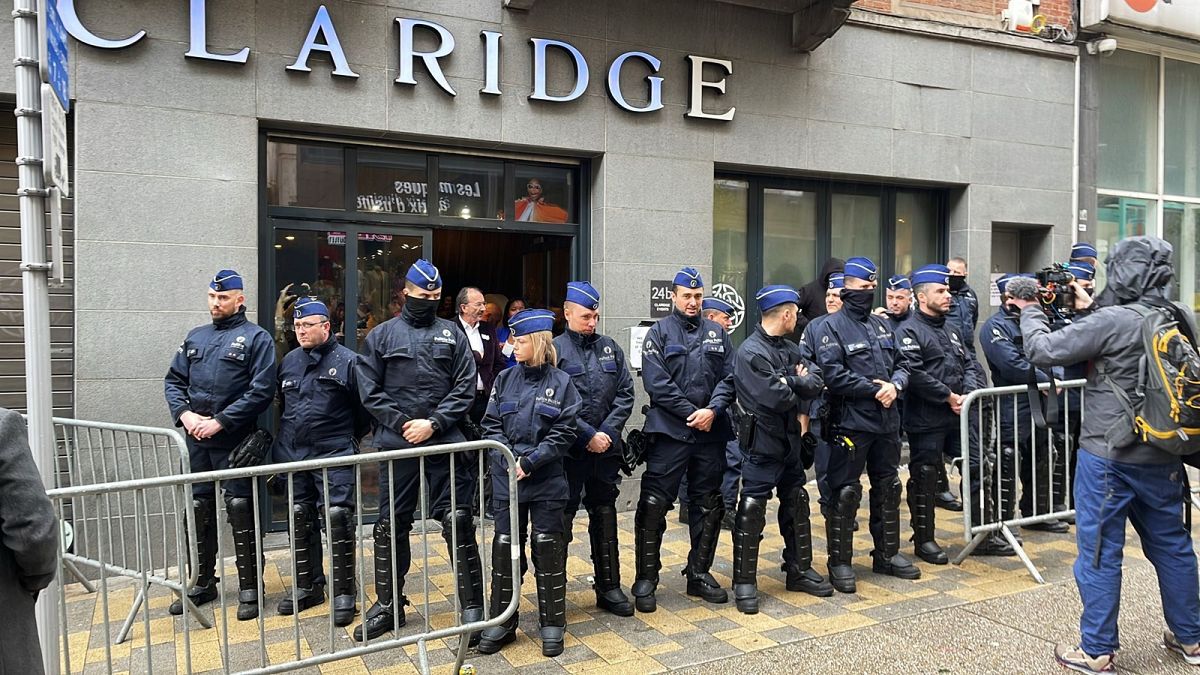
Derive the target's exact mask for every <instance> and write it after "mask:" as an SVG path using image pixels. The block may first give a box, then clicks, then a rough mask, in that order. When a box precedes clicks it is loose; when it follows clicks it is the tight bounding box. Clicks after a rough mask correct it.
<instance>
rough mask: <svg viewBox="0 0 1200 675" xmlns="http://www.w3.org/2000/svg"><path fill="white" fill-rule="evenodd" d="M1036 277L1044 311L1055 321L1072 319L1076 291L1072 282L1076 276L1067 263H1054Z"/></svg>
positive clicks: (1039, 298) (1040, 271)
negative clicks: (1072, 286)
mask: <svg viewBox="0 0 1200 675" xmlns="http://www.w3.org/2000/svg"><path fill="white" fill-rule="evenodd" d="M1034 276H1036V277H1037V282H1038V300H1040V301H1041V303H1042V311H1044V312H1045V313H1046V315H1047V316H1049V317H1050V318H1051V319H1052V320H1053V319H1071V318H1073V317H1074V316H1075V289H1073V288H1071V282H1073V281H1075V275H1074V274H1071V272H1070V271H1069V270H1068V269H1067V264H1066V263H1054V264H1052V265H1050V266H1049V267H1046V268H1044V269H1041V270H1039V271H1038V272H1037V273H1036V274H1035V275H1034Z"/></svg>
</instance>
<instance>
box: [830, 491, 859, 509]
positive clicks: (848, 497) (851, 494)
mask: <svg viewBox="0 0 1200 675" xmlns="http://www.w3.org/2000/svg"><path fill="white" fill-rule="evenodd" d="M834 499H835V501H836V503H837V509H838V511H840V512H842V513H852V512H854V511H855V510H857V509H858V503H859V502H861V501H862V485H847V486H845V487H843V488H842V489H840V490H838V492H837V495H835V497H834Z"/></svg>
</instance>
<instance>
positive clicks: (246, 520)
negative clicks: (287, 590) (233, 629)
mask: <svg viewBox="0 0 1200 675" xmlns="http://www.w3.org/2000/svg"><path fill="white" fill-rule="evenodd" d="M225 507H226V510H227V511H228V512H229V513H228V517H229V525H230V526H231V527H233V552H234V556H235V561H236V563H237V573H238V608H237V619H238V621H249V620H251V619H255V618H258V596H259V593H260V592H261V591H262V586H261V585H260V583H259V578H258V571H259V563H261V562H262V560H261V558H259V557H258V541H259V531H258V527H257V526H256V521H257V514H255V513H254V503H253V500H251V499H250V498H249V497H227V498H226V502H225Z"/></svg>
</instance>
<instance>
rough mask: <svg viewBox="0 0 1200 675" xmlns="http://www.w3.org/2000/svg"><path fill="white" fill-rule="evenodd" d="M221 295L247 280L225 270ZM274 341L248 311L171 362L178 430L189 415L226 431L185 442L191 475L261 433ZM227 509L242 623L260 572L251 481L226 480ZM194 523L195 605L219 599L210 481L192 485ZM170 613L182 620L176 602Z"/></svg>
mask: <svg viewBox="0 0 1200 675" xmlns="http://www.w3.org/2000/svg"><path fill="white" fill-rule="evenodd" d="M209 288H210V289H211V290H213V291H216V292H218V293H224V292H229V291H242V290H244V286H243V282H242V277H241V276H240V275H238V273H237V272H235V271H233V270H221V271H220V272H218V273H217V275H216V276H215V277H213V279H212V281H211V282H209ZM275 372H276V371H275V342H274V341H273V340H272V339H271V335H270V334H269V333H267V331H265V330H263V329H262V328H261V327H259V326H258V325H257V324H254V323H251V322H250V321H249V320H248V319H247V318H246V308H245V307H239V308H238V310H237V312H236V313H234V314H233V316H230V317H227V318H224V319H217V320H214V321H213V322H212V323H209V324H205V325H203V326H200V327H198V328H193V329H192V330H191V331H190V332H189V333H188V334H187V337H186V338H185V339H184V341H183V344H181V345H180V346H179V349H178V351H176V353H175V358H174V359H173V360H172V361H171V366H170V369H169V370H168V371H167V376H166V378H165V381H164V390H165V394H166V399H167V407H168V408H169V409H170V411H171V419H172V420H174V422H175V426H183V422H182V421H180V418H181V417H182V416H183V414H184V413H185V412H189V411H190V412H193V413H196V414H198V415H202V416H205V417H212V418H213V419H215V420H217V421H218V422H220V423H221V431H219V432H217V433H216V434H215V435H214V436H212V437H211V438H206V439H204V440H197V439H195V438H193V437H192V436H188V437H187V446H188V455H189V459H190V464H191V470H192V471H193V472H200V471H213V470H218V469H228V468H229V455H230V452H231V451H232V450H233V449H234V448H235V447H237V445H238V444H239V443H241V442H242V441H243V440H244V439H245V438H246V437H247V436H249V435H250V434H251V433H253V432H254V430H255V423H256V420H257V419H258V416H259V415H261V414H263V413H264V412H266V411H267V409H268V408H270V406H271V401H272V400H273V399H274V394H275ZM221 487H222V488H224V492H225V506H226V511H227V515H228V518H229V523H230V525H231V526H232V527H233V533H234V545H235V551H236V553H237V569H238V580H239V584H238V587H239V589H240V590H239V594H238V595H239V607H238V618H239V619H243V618H244V619H251V618H254V617H255V616H257V615H258V592H259V585H258V566H257V564H256V563H255V558H256V555H255V551H256V550H257V546H256V535H255V533H256V531H258V528H257V527H256V525H255V514H254V508H253V503H252V502H253V499H252V496H251V491H252V490H251V482H250V480H249V479H241V480H229V481H223V482H222V483H221ZM192 499H193V513H194V515H195V519H196V539H197V541H196V552H197V557H198V561H199V568H200V569H199V575H198V576H197V581H196V585H195V586H194V587H193V588H192V590H191V591H189V592H188V596H189V598H190V599H191V600H192V602H193V603H194V604H197V605H201V604H205V603H206V602H211V601H212V600H214V599H216V597H217V586H216V579H215V576H214V575H215V569H216V555H217V523H216V502H215V490H214V487H213V484H212V483H197V484H195V485H193V486H192ZM170 611H171V613H172V614H182V613H183V606H182V604H181V603H180V602H178V601H176V602H175V604H173V605H172V606H171V608H170Z"/></svg>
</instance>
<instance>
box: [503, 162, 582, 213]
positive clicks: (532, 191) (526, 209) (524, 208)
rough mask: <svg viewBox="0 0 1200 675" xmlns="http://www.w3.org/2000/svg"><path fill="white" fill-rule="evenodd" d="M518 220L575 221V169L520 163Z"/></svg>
mask: <svg viewBox="0 0 1200 675" xmlns="http://www.w3.org/2000/svg"><path fill="white" fill-rule="evenodd" d="M514 173H515V175H516V185H515V186H514V189H513V194H514V195H516V198H515V200H514V201H513V209H512V213H511V214H509V215H510V217H512V218H513V219H514V220H517V221H521V222H532V223H571V222H575V221H576V220H578V219H577V218H574V217H572V210H573V208H574V206H573V205H574V203H575V186H574V184H573V178H574V176H575V174H574V172H573V171H571V170H570V169H559V168H553V167H532V166H518V167H517V168H516V171H515V172H514Z"/></svg>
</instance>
